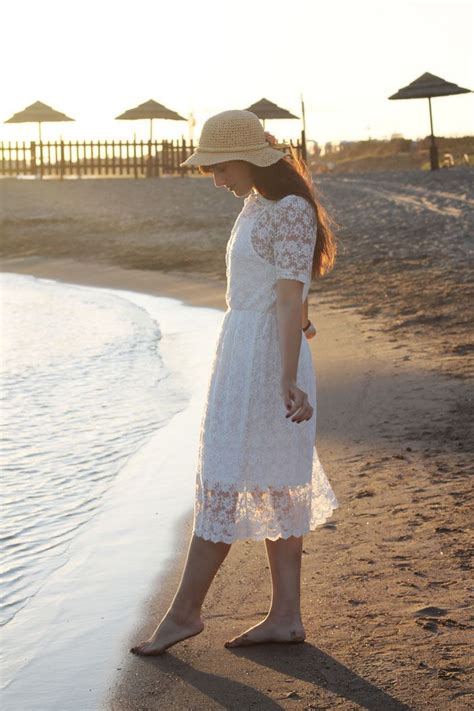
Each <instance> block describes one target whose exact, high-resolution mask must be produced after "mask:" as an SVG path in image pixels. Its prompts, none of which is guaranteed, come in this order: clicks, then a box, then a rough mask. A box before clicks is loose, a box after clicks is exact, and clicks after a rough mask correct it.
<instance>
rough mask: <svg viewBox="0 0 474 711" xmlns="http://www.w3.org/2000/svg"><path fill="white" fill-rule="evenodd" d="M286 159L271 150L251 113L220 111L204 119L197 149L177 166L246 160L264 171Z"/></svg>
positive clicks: (256, 119) (256, 118)
mask: <svg viewBox="0 0 474 711" xmlns="http://www.w3.org/2000/svg"><path fill="white" fill-rule="evenodd" d="M284 157H285V153H283V151H279V150H277V149H276V148H272V147H271V145H270V143H268V142H267V140H266V138H265V133H264V130H263V126H262V124H261V123H260V121H259V118H258V116H256V115H255V114H254V113H252V112H251V111H245V110H237V109H236V110H232V111H222V112H221V113H219V114H215V115H214V116H211V117H210V118H208V119H207V121H206V122H205V124H204V126H203V127H202V131H201V136H200V139H199V146H198V147H197V148H196V150H195V151H194V153H193V154H192V155H191V156H189V158H187V159H186V160H185V161H184V162H183V163H180V166H184V165H213V164H214V163H224V161H227V160H245V161H248V162H249V163H253V164H254V165H259V166H261V167H266V166H268V165H272V164H273V163H276V162H277V161H279V160H280V159H281V158H284Z"/></svg>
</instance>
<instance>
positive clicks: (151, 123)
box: [150, 119, 153, 141]
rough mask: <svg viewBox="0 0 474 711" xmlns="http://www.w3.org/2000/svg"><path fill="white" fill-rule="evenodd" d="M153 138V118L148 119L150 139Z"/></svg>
mask: <svg viewBox="0 0 474 711" xmlns="http://www.w3.org/2000/svg"><path fill="white" fill-rule="evenodd" d="M152 140H153V119H150V141H152Z"/></svg>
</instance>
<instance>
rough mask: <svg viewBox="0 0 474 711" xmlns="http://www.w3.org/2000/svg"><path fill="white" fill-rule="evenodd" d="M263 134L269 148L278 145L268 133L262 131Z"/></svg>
mask: <svg viewBox="0 0 474 711" xmlns="http://www.w3.org/2000/svg"><path fill="white" fill-rule="evenodd" d="M263 133H264V135H265V140H266V141H267V143H269V144H270V145H271V146H274V145H275V144H276V143H278V141H277V139H276V138H275V136H274V135H273V134H271V133H269V132H268V131H264V132H263Z"/></svg>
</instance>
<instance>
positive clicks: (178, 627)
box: [130, 614, 204, 656]
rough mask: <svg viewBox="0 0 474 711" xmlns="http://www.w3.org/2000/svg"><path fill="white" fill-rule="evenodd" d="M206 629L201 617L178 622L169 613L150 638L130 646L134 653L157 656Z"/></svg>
mask: <svg viewBox="0 0 474 711" xmlns="http://www.w3.org/2000/svg"><path fill="white" fill-rule="evenodd" d="M203 629H204V623H203V621H202V619H201V618H200V617H198V618H197V619H194V620H192V621H189V622H185V623H183V622H177V621H176V620H174V619H173V617H172V616H171V615H169V614H167V615H166V616H165V617H164V618H163V620H162V621H161V622H160V624H159V625H158V627H157V628H156V630H155V632H154V633H153V635H152V636H151V637H150V639H147V640H145V641H144V642H140V644H137V645H135V646H134V647H131V648H130V651H131V652H133V654H138V655H141V656H156V655H158V654H163V652H164V651H165V650H166V649H168V648H169V647H172V646H173V644H176V643H177V642H182V641H183V640H184V639H188V637H194V636H196V635H197V634H199V633H200V632H202V631H203Z"/></svg>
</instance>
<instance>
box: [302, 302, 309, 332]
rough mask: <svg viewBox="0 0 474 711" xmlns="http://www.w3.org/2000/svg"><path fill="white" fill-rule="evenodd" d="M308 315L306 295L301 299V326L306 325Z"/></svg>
mask: <svg viewBox="0 0 474 711" xmlns="http://www.w3.org/2000/svg"><path fill="white" fill-rule="evenodd" d="M308 321H309V317H308V297H306V299H305V300H304V301H303V314H302V317H301V326H302V328H304V327H305V326H307V325H308Z"/></svg>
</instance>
